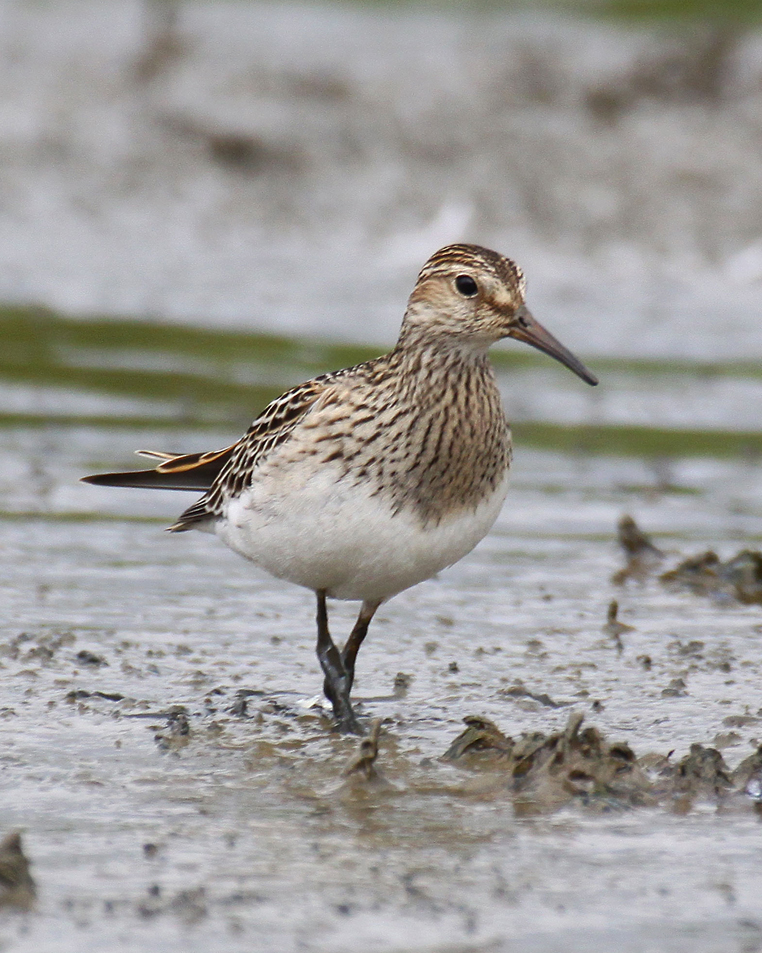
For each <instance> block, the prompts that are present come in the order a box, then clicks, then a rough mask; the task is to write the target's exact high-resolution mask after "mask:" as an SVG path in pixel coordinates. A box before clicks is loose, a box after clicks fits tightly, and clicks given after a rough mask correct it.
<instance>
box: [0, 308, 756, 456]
mask: <svg viewBox="0 0 762 953" xmlns="http://www.w3.org/2000/svg"><path fill="white" fill-rule="evenodd" d="M0 339H1V340H2V341H3V347H2V348H0V383H5V384H8V385H17V386H18V385H22V386H26V387H29V388H32V389H34V391H35V392H39V393H46V392H47V393H49V394H53V395H55V394H56V393H59V392H60V391H61V390H63V391H66V392H72V393H80V394H91V395H97V396H101V397H112V398H114V397H118V398H130V399H133V400H135V401H137V402H138V403H137V405H136V407H135V409H134V410H128V411H126V412H125V411H123V410H122V409H120V408H115V411H114V413H103V412H101V410H100V409H97V408H95V407H93V408H92V409H86V410H85V411H84V412H83V413H75V412H72V411H70V410H68V409H67V408H66V406H65V404H62V406H61V409H60V413H59V412H55V413H53V414H51V413H50V412H49V411H45V412H37V411H36V410H35V409H34V407H33V406H32V407H30V408H29V409H26V408H24V409H22V410H18V409H17V408H15V407H14V408H11V407H3V406H2V402H1V401H0V427H3V428H9V427H33V428H37V427H47V426H53V425H54V426H57V427H67V426H83V425H84V426H92V427H109V428H115V427H116V428H133V429H137V428H145V427H152V428H157V427H158V428H165V427H167V428H176V427H177V426H179V425H182V426H188V425H194V426H199V427H209V426H213V427H219V426H220V425H224V426H226V427H230V428H231V431H236V430H237V429H239V428H242V427H244V426H246V424H247V423H248V422H249V421H250V420H251V419H252V418H253V417H254V416H256V414H257V413H259V412H260V411H261V410H262V408H263V407H264V406H265V405H266V404H267V403H268V401H270V400H272V399H273V398H274V397H276V396H278V394H280V393H281V392H282V391H283V390H284V389H285V388H287V387H289V386H291V385H293V384H294V383H297V382H299V381H301V380H303V379H304V378H306V377H311V376H314V375H316V374H320V373H324V372H326V371H330V370H335V369H336V368H340V367H346V366H348V365H351V364H355V363H357V362H359V361H363V360H368V359H370V358H372V357H374V356H376V355H378V354H379V353H381V351H382V350H383V349H381V348H377V347H372V346H362V345H353V344H344V343H336V342H331V341H320V340H300V339H296V338H290V337H286V336H278V335H273V334H261V333H255V332H245V331H237V330H230V329H221V330H220V329H209V328H200V327H193V326H187V325H171V324H166V323H158V322H149V321H147V320H132V319H128V318H105V317H93V318H82V317H76V318H74V317H64V316H61V315H58V314H56V313H54V312H52V311H48V310H45V309H41V308H5V309H0ZM492 357H493V360H494V363H495V366H496V367H497V369H498V372H499V373H509V372H516V371H526V370H531V369H534V368H537V369H539V368H543V367H544V368H547V367H548V362H547V358H546V357H544V356H542V355H539V354H535V353H533V352H532V351H529V350H527V349H523V350H519V349H516V350H513V349H511V350H508V349H495V350H494V351H493V354H492ZM589 363H590V365H591V366H592V367H593V369H594V370H595V372H596V373H597V374H598V375H599V376H600V378H601V380H602V386H604V387H606V386H617V385H618V384H620V383H621V382H622V381H623V380H625V379H626V380H627V381H628V384H629V385H630V386H632V382H633V379H634V380H635V383H636V386H637V381H642V386H643V387H648V386H649V382H650V381H652V380H653V379H660V380H662V381H665V382H667V383H669V384H675V385H682V384H688V383H695V382H697V381H698V382H702V381H709V380H711V379H713V378H718V377H735V378H741V379H747V380H756V379H758V378H759V377H760V376H762V367H760V365H759V364H756V363H753V362H750V361H743V362H741V361H737V362H709V361H706V362H689V361H675V360H664V361H659V360H655V359H628V358H622V359H620V358H611V357H607V358H601V359H597V360H595V359H594V360H592V361H590V362H589ZM147 401H160V402H162V404H161V406H159V407H155V406H153V407H152V406H149V405H148V404H147V403H146V402H147ZM514 433H515V436H516V442H517V444H518V445H520V446H532V447H538V448H543V449H551V450H556V451H562V452H571V453H578V454H584V453H590V454H613V455H625V456H627V455H631V456H645V457H677V456H710V457H729V456H755V455H757V454H759V453H762V431H760V432H756V431H754V432H737V431H726V430H720V429H716V430H715V429H672V428H659V427H648V426H631V425H626V426H622V425H615V424H591V425H579V424H576V425H575V424H559V423H548V422H539V421H531V420H528V421H527V420H524V421H521V420H519V421H517V422H515V423H514Z"/></svg>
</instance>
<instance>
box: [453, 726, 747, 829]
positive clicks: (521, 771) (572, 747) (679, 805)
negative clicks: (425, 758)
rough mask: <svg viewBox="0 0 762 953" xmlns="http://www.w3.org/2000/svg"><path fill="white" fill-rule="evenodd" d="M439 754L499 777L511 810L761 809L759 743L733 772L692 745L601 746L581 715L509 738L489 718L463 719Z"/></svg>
mask: <svg viewBox="0 0 762 953" xmlns="http://www.w3.org/2000/svg"><path fill="white" fill-rule="evenodd" d="M464 721H465V723H466V728H465V730H464V731H463V732H461V734H460V735H458V737H457V738H456V739H455V741H453V743H452V745H450V748H449V749H448V750H447V752H446V753H445V755H444V760H446V761H452V762H456V763H458V764H460V765H461V766H463V767H467V768H470V769H480V768H481V769H484V768H487V769H491V770H495V771H501V772H505V775H506V781H507V787H508V789H509V791H510V792H511V795H512V797H513V801H514V809H515V810H516V811H517V812H518V813H548V812H551V811H555V810H558V809H559V808H561V807H563V806H564V805H566V804H569V803H572V802H574V803H577V804H582V805H583V806H585V807H587V808H593V809H597V810H622V809H626V808H632V807H656V806H664V807H667V808H669V809H671V810H674V811H676V812H678V813H684V812H686V811H688V810H690V809H691V807H692V806H693V803H694V801H696V800H713V801H715V802H721V801H725V800H727V799H728V798H729V797H731V796H733V795H742V796H744V797H743V801H744V802H745V803H747V804H748V803H753V804H754V806H755V807H756V808H759V807H760V806H761V805H762V746H761V747H760V748H759V750H758V751H757V752H756V753H755V754H754V755H752V756H750V757H749V758H747V759H746V760H745V761H743V762H742V763H741V764H740V765H739V766H738V768H736V770H735V771H731V770H730V769H729V768H728V766H727V764H726V763H725V761H724V759H723V757H722V755H721V754H720V752H719V751H717V750H716V749H715V748H710V747H705V746H704V745H700V744H693V745H691V747H690V751H689V753H688V754H687V755H686V756H685V757H684V758H682V759H681V760H679V761H676V762H673V761H672V760H671V755H660V754H655V753H651V754H647V755H645V756H643V757H641V758H638V757H636V755H635V752H634V751H633V750H632V748H630V746H629V745H628V744H626V743H625V742H613V743H612V742H609V741H607V740H606V738H605V737H604V736H603V734H602V733H601V732H600V731H599V730H598V729H597V728H595V727H583V715H581V714H580V713H573V714H572V715H570V717H569V720H568V722H567V723H566V727H565V728H564V730H563V731H557V732H552V733H551V734H547V735H546V734H544V733H543V732H530V733H528V734H524V735H521V736H520V737H519V738H517V739H514V738H511V737H509V736H507V735H505V734H503V732H502V731H501V730H500V729H499V728H498V727H497V725H495V724H494V723H493V722H491V721H489V719H486V718H481V717H479V716H475V715H471V716H469V717H468V718H466V719H464Z"/></svg>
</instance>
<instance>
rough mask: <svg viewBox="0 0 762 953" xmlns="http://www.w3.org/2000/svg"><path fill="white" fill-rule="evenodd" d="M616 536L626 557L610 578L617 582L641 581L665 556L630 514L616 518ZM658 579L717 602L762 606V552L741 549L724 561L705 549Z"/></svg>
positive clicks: (654, 569) (660, 563)
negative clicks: (620, 567)
mask: <svg viewBox="0 0 762 953" xmlns="http://www.w3.org/2000/svg"><path fill="white" fill-rule="evenodd" d="M617 539H618V541H619V545H620V546H621V547H622V550H623V551H624V555H625V559H626V565H625V566H624V568H623V569H620V570H619V571H618V572H616V573H614V575H613V576H612V577H611V581H612V582H613V583H616V584H617V585H623V584H624V583H626V582H627V581H629V580H637V581H641V582H642V581H644V580H645V579H647V578H648V577H649V576H651V575H652V574H653V573H655V572H656V571H657V570H658V569H659V568H660V567H661V565H662V563H663V562H664V560H665V559H666V554H665V553H663V552H662V551H661V550H660V549H658V548H657V547H656V546H654V544H653V543H652V542H651V540H650V539H649V537H648V536H647V535H646V534H645V533H644V532H643V531H642V530H641V529H640V527H639V526H638V525H637V523H636V522H635V520H634V519H633V518H632V517H631V516H623V517H622V518H621V519H620V520H619V524H618V526H617ZM659 581H660V582H661V583H663V584H664V585H665V586H667V587H668V588H670V589H674V590H684V591H688V592H692V593H694V594H696V595H700V596H709V597H711V598H713V599H715V600H716V601H718V602H728V603H732V602H740V603H742V604H743V605H762V553H760V552H759V551H758V550H754V549H742V550H740V551H739V552H738V553H736V554H735V556H732V557H731V558H730V559H728V560H726V561H725V562H723V561H722V560H721V559H720V557H719V556H718V555H717V553H715V552H714V550H711V549H708V550H707V551H706V552H703V553H700V554H699V555H697V556H689V557H688V558H687V559H683V560H681V561H680V562H679V563H678V564H677V565H676V566H674V567H673V568H672V569H668V570H666V571H665V572H662V573H661V574H660V575H659Z"/></svg>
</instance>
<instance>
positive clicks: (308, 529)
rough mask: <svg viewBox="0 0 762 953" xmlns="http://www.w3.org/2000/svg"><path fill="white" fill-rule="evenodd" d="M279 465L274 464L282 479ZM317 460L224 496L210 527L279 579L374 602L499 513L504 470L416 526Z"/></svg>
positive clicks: (449, 559)
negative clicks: (480, 490) (475, 494)
mask: <svg viewBox="0 0 762 953" xmlns="http://www.w3.org/2000/svg"><path fill="white" fill-rule="evenodd" d="M283 472H284V471H280V476H281V478H282V475H283ZM336 476H337V472H336V471H335V470H334V469H333V468H332V467H330V466H325V465H323V466H322V467H320V468H319V469H317V470H313V471H312V472H311V473H308V474H306V473H303V474H302V475H301V478H300V479H299V481H298V484H297V485H295V483H294V481H291V480H288V481H286V483H283V481H282V479H279V478H278V474H277V473H273V474H272V475H269V474H264V473H263V474H262V479H260V480H257V481H256V483H255V485H254V486H253V487H252V488H250V489H249V490H247V491H245V493H244V494H243V495H242V496H241V497H240V498H238V499H236V500H233V501H231V503H230V504H229V506H228V509H227V514H226V518H225V519H222V520H220V521H219V522H218V523H217V525H216V527H215V529H216V532H217V534H218V536H220V538H221V539H222V540H223V541H224V542H225V543H227V545H228V546H230V548H231V549H233V550H235V551H236V552H237V553H240V554H241V555H242V556H245V557H246V558H247V559H249V560H251V562H253V563H255V564H256V565H257V566H260V567H261V568H262V569H265V570H267V572H269V573H271V574H272V575H273V576H277V577H278V578H279V579H286V580H288V581H289V582H293V583H296V584H297V585H300V586H306V587H307V588H309V589H313V590H319V589H322V590H325V591H326V592H327V594H328V595H329V596H333V597H334V598H337V599H360V600H368V601H381V600H384V599H388V598H390V597H391V596H393V595H395V594H396V593H398V592H401V591H402V590H403V589H407V588H409V587H410V586H414V585H415V584H416V583H419V582H422V581H423V580H424V579H429V578H430V577H431V576H433V575H434V574H435V573H437V572H439V570H441V569H444V568H445V567H446V566H451V565H452V564H453V563H455V562H457V561H458V560H459V559H461V558H462V557H463V556H465V555H466V553H469V552H470V551H471V550H472V549H473V548H474V546H475V545H476V544H477V543H478V542H479V540H480V539H482V538H483V537H484V536H485V535H486V533H487V532H488V530H489V529H490V527H491V526H492V524H493V523H494V521H495V519H496V518H497V515H498V513H499V512H500V507H501V506H502V503H503V500H504V499H505V494H506V492H507V489H508V477H507V474H506V477H505V479H504V481H503V483H502V484H501V485H500V486H499V487H498V488H497V490H496V491H495V492H494V493H493V494H492V496H491V497H489V498H488V499H486V500H485V501H483V502H482V503H481V504H480V505H479V507H478V508H477V509H476V510H475V511H473V510H471V511H463V512H461V513H459V514H457V515H455V516H453V517H451V518H450V519H449V520H448V519H445V520H442V522H441V523H440V524H439V526H432V527H431V528H428V529H424V528H423V527H422V526H421V524H420V522H419V520H418V519H417V518H416V516H415V514H414V513H413V512H411V511H408V510H405V511H403V512H400V513H398V514H397V515H396V516H392V514H391V511H390V509H389V507H388V504H387V503H386V502H385V501H384V500H383V499H382V498H380V497H378V496H376V497H372V496H370V495H369V494H368V493H366V492H365V491H364V490H363V489H361V488H360V487H358V486H352V485H350V483H349V481H347V480H343V481H339V482H338V483H337V482H336Z"/></svg>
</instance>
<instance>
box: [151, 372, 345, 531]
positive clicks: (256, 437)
mask: <svg viewBox="0 0 762 953" xmlns="http://www.w3.org/2000/svg"><path fill="white" fill-rule="evenodd" d="M344 373H345V372H344V371H337V372H336V373H333V374H324V375H323V376H322V377H316V378H315V379H314V380H311V381H307V382H306V383H304V384H299V386H298V387H293V388H292V389H291V390H287V391H286V392H285V394H281V396H280V397H277V398H276V399H275V400H274V401H272V403H270V404H268V405H267V407H265V409H264V410H263V411H262V413H261V414H260V415H259V417H257V419H256V420H255V421H254V423H253V424H252V425H251V427H249V429H248V430H247V432H246V433H245V434H244V435H243V437H241V439H240V440H239V441H238V443H237V444H235V446H233V447H232V448H230V449H231V450H232V452H231V453H230V454H229V456H228V458H227V459H226V460H225V463H224V464H223V466H222V468H221V469H220V471H219V473H218V474H217V476H216V477H215V479H214V482H213V483H212V485H211V486H210V487H209V488H208V489H207V492H206V493H205V494H204V495H203V496H202V497H201V499H200V500H197V501H196V502H195V503H194V504H193V506H190V507H188V509H187V510H185V512H184V513H182V515H181V516H180V518H179V519H178V521H177V522H176V523H175V524H174V525H172V526H170V527H169V529H170V531H171V532H173V533H179V532H182V531H183V530H186V529H192V528H193V527H194V526H195V525H197V524H199V523H204V522H206V521H208V520H210V519H214V518H215V517H218V516H221V515H222V513H223V511H224V508H225V504H226V502H227V501H228V500H229V499H230V498H231V497H232V496H236V495H237V494H238V493H241V492H242V490H244V489H245V487H246V486H248V485H249V484H250V483H251V480H252V475H253V473H254V470H255V469H256V467H257V466H258V465H259V464H260V463H261V462H262V460H264V458H265V457H266V456H267V455H268V454H270V453H272V451H273V450H274V449H275V448H276V447H278V446H280V444H282V443H283V442H284V441H285V440H287V439H288V438H289V436H290V435H291V432H292V431H293V429H294V427H296V425H297V424H298V423H299V421H300V420H301V419H302V417H304V415H305V414H306V413H307V412H308V411H309V410H310V408H311V407H312V405H313V404H314V403H315V401H316V400H317V399H318V397H320V396H321V394H323V393H324V392H325V390H326V389H327V388H328V387H329V386H330V385H331V384H332V383H333V381H334V380H336V378H337V377H339V376H341V375H343V374H344Z"/></svg>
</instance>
